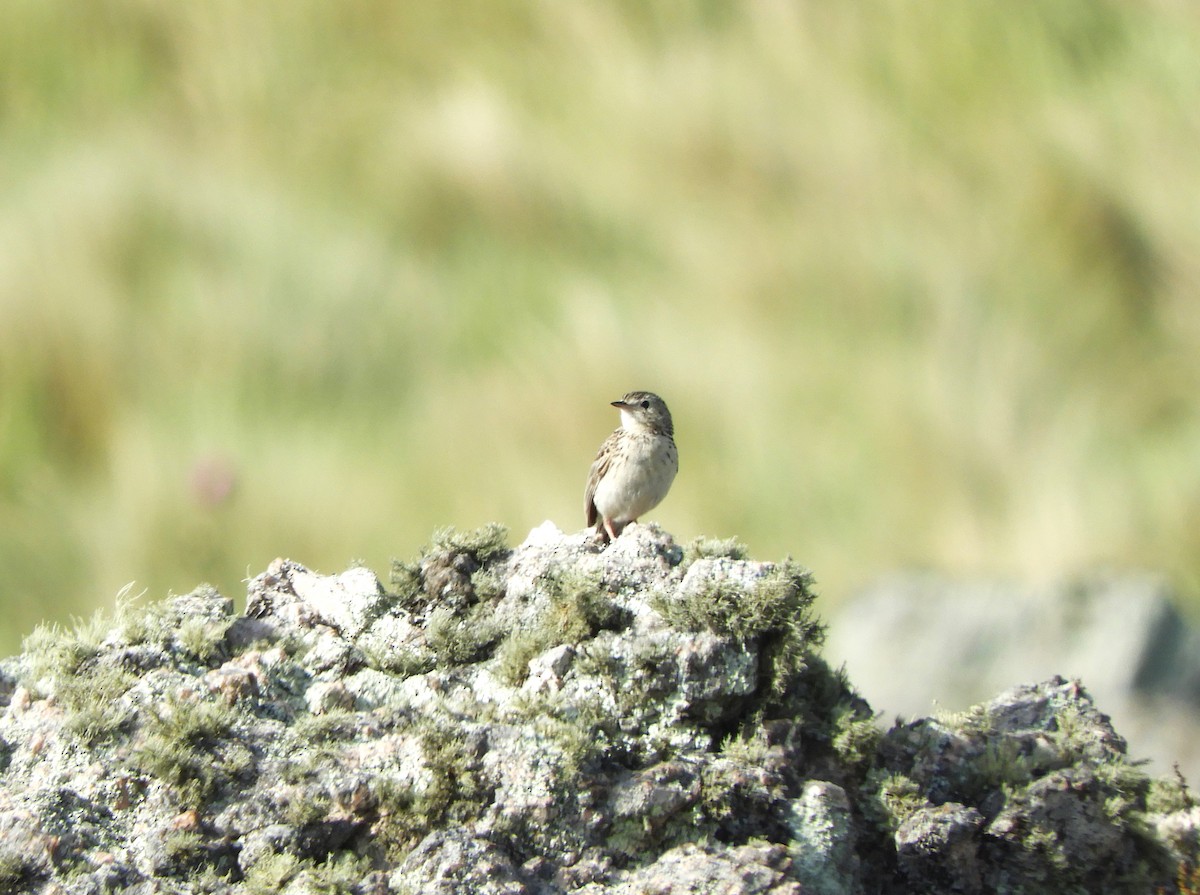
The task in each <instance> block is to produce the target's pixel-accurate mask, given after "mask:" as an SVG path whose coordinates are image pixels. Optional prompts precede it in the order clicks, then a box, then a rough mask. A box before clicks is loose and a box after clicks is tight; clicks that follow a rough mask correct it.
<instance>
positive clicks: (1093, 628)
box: [826, 574, 1200, 776]
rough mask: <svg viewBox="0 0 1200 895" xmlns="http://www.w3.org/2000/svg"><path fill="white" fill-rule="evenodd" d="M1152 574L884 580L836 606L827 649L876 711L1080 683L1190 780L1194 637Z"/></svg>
mask: <svg viewBox="0 0 1200 895" xmlns="http://www.w3.org/2000/svg"><path fill="white" fill-rule="evenodd" d="M1178 602H1179V601H1178V599H1177V597H1176V596H1175V594H1173V593H1172V591H1171V589H1170V588H1169V587H1168V586H1167V585H1166V584H1165V583H1164V582H1163V580H1162V579H1161V578H1158V577H1156V576H1152V575H1136V574H1128V575H1095V576H1091V577H1087V578H1081V579H1079V580H1077V581H1073V582H1065V583H1061V584H1057V585H1042V586H1022V585H1018V584H1016V583H1012V582H1000V581H993V582H971V581H957V580H953V579H948V578H944V577H939V576H937V575H932V574H911V575H897V576H892V577H890V578H885V579H883V580H881V581H879V582H878V583H876V584H875V585H873V586H871V587H869V588H867V589H866V590H864V591H863V592H862V593H860V594H858V595H857V596H855V597H853V598H851V599H850V600H848V601H847V602H845V603H844V604H842V605H841V606H839V607H838V610H837V612H836V614H834V615H833V617H832V618H831V619H830V631H829V638H828V642H827V644H826V653H827V655H828V656H829V657H830V659H831V661H833V662H835V663H839V664H841V663H844V664H845V666H846V668H847V671H848V672H849V674H850V676H851V678H852V679H853V680H854V682H855V684H856V685H857V686H858V687H859V688H860V689H861V691H862V693H863V695H864V696H866V697H867V699H868V700H869V701H870V702H871V704H872V705H874V706H875V707H876V708H878V709H880V710H882V711H884V712H886V713H888V714H900V715H905V716H909V717H912V716H918V715H923V714H926V713H928V712H929V711H930V710H931V709H932V708H933V707H935V706H937V707H941V708H944V709H951V710H958V709H963V708H966V707H967V706H969V705H972V704H974V703H976V702H979V701H980V700H982V699H985V698H987V696H988V695H989V694H991V693H995V692H996V691H997V690H1000V689H1003V688H1004V687H1008V686H1010V685H1011V684H1012V683H1013V682H1014V681H1019V680H1044V679H1046V678H1049V677H1052V676H1054V675H1062V676H1064V677H1068V678H1079V679H1082V680H1083V681H1086V683H1087V686H1088V690H1089V691H1090V692H1091V693H1093V694H1095V696H1096V698H1097V699H1099V700H1100V701H1101V702H1102V704H1103V705H1104V706H1105V709H1106V711H1108V712H1109V713H1110V714H1112V716H1113V717H1114V718H1116V719H1117V722H1118V725H1119V727H1120V728H1121V730H1122V731H1124V732H1125V733H1126V735H1127V736H1129V737H1130V738H1131V739H1132V740H1133V741H1134V742H1135V744H1136V745H1137V748H1138V755H1139V757H1144V758H1149V759H1151V761H1152V766H1153V767H1155V768H1156V769H1157V770H1158V771H1159V772H1160V773H1161V772H1164V771H1166V770H1168V769H1169V768H1170V767H1171V766H1172V765H1173V764H1175V763H1176V762H1178V763H1180V764H1181V766H1182V767H1183V768H1184V770H1185V772H1187V773H1188V775H1189V776H1193V775H1195V774H1200V630H1197V629H1195V628H1193V627H1191V626H1190V625H1188V624H1187V622H1186V621H1185V620H1184V619H1183V617H1182V616H1181V615H1180V614H1179V611H1178V610H1177V608H1176V605H1177V603H1178Z"/></svg>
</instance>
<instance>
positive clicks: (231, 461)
mask: <svg viewBox="0 0 1200 895" xmlns="http://www.w3.org/2000/svg"><path fill="white" fill-rule="evenodd" d="M1198 43H1200V9H1198V8H1197V7H1196V6H1195V5H1194V4H1187V3H1121V2H1115V0H1099V2H1093V0H1065V2H1060V3H1055V4H1050V5H1046V4H1031V5H1025V6H1022V7H1021V8H1017V9H1014V8H1012V7H1011V6H1010V5H1006V4H959V5H957V6H954V7H950V8H947V7H946V6H944V5H940V4H939V5H936V6H935V5H926V6H922V5H914V4H909V3H901V2H897V0H870V2H867V3H865V4H805V3H783V2H769V3H749V4H727V5H713V4H708V3H676V4H669V5H666V6H664V5H660V4H630V3H617V4H613V3H600V2H593V0H585V2H578V3H569V4H544V3H541V4H538V3H532V2H517V3H510V4H480V3H475V4H470V5H468V6H467V7H465V8H464V7H462V6H457V5H456V6H455V7H454V9H453V11H451V10H450V9H449V8H445V9H443V8H440V7H438V6H436V5H430V4H425V3H405V4H394V3H384V2H381V0H365V2H362V3H356V4H353V5H351V6H347V5H345V4H322V3H315V2H312V0H299V2H296V3H288V4H265V5H263V4H252V5H246V4H172V3H165V4H147V3H124V2H119V0H96V2H91V3H88V4H87V9H86V10H84V11H81V9H80V6H79V4H77V3H69V2H66V0H44V2H37V3H30V2H25V3H17V4H14V5H13V6H12V7H11V8H10V9H8V10H6V14H5V27H4V28H3V33H2V34H0V123H2V124H3V129H2V133H3V142H2V144H0V145H2V151H3V155H4V170H5V178H4V186H3V188H2V189H0V233H2V234H3V244H4V263H3V265H0V296H2V298H0V531H3V532H4V535H3V537H2V538H0V568H3V569H4V570H5V580H4V599H5V606H6V607H7V611H6V613H5V621H6V624H7V625H8V626H9V627H8V629H7V633H5V634H4V635H3V637H0V642H2V643H5V644H7V647H6V648H5V649H4V652H8V653H11V652H13V651H14V650H15V648H16V647H17V644H18V642H19V636H20V634H21V633H24V632H27V631H29V630H31V629H32V628H33V626H34V624H35V623H36V622H37V621H39V620H41V619H42V618H44V617H47V616H50V617H53V618H57V619H59V620H63V619H66V618H67V617H69V616H70V615H71V614H77V615H86V614H87V613H88V612H90V609H91V607H92V605H94V604H95V603H107V602H109V601H110V600H111V595H112V594H113V593H114V592H115V591H116V590H117V589H118V588H119V587H121V586H122V585H123V584H125V583H126V582H127V581H128V580H130V579H131V578H136V580H137V581H138V582H139V585H138V586H139V588H140V587H145V588H146V589H147V590H149V591H150V593H152V594H155V595H158V594H162V593H165V592H167V591H168V590H171V589H175V590H177V591H178V590H182V589H185V588H188V587H190V586H191V585H192V584H193V582H195V581H198V580H209V581H213V582H215V583H216V584H217V585H218V586H219V587H220V589H221V590H222V592H224V593H227V594H230V595H237V594H239V593H240V591H241V580H242V579H243V578H244V577H245V575H246V572H247V569H250V570H257V569H261V568H264V567H265V566H266V564H267V563H268V562H269V561H270V560H271V559H272V558H274V557H275V556H277V555H280V554H287V555H291V556H294V557H297V558H299V559H302V560H303V561H304V562H306V564H309V565H311V566H313V567H316V568H321V569H326V570H329V569H337V568H342V567H344V566H345V564H346V562H347V560H348V559H350V558H351V557H357V558H361V559H362V560H363V561H364V562H366V564H368V565H369V566H371V567H372V568H376V569H381V568H386V565H387V562H388V561H389V559H390V558H391V557H392V556H394V555H407V553H408V552H409V551H410V550H411V546H412V545H414V544H417V543H420V541H421V539H422V538H423V537H424V535H425V533H426V532H428V531H430V530H431V529H432V528H434V527H435V526H437V525H442V524H445V523H446V522H448V521H453V522H456V523H458V524H464V525H468V524H472V523H474V522H476V521H477V520H481V519H492V518H499V519H503V520H504V521H505V522H506V523H507V524H508V525H509V526H510V527H511V528H512V530H514V531H516V532H518V533H523V532H525V531H527V530H528V529H529V528H530V527H532V526H534V525H536V524H538V523H540V522H541V521H542V520H544V519H546V518H550V519H553V520H554V521H555V522H557V523H558V524H559V525H560V526H562V527H563V528H574V527H581V526H582V522H583V520H582V508H581V506H580V503H581V501H580V495H581V492H582V483H583V477H584V475H585V473H586V469H587V464H588V462H589V461H590V460H591V457H592V454H593V451H594V450H595V448H596V445H597V444H598V443H599V441H600V439H601V438H602V437H603V436H604V435H605V434H606V433H607V432H608V431H609V429H610V428H611V426H612V425H613V423H614V418H613V416H612V413H611V409H610V408H608V407H607V405H606V402H607V401H609V400H611V399H612V398H614V397H616V396H617V395H619V394H620V393H622V392H623V391H625V390H626V389H628V388H632V387H640V386H648V387H653V388H654V389H656V390H657V391H660V392H661V393H662V394H663V395H665V396H666V397H667V399H668V401H669V402H670V404H671V408H672V411H673V412H674V415H675V418H676V422H677V428H678V435H679V442H680V447H681V451H682V453H683V467H682V471H681V473H680V477H679V479H678V481H677V483H676V485H675V487H674V490H673V491H672V493H671V495H670V496H669V498H668V499H667V500H666V501H665V502H664V503H663V505H662V506H661V507H659V508H658V509H656V510H655V511H654V514H653V515H654V518H656V519H658V520H659V521H661V522H662V523H663V524H664V525H665V527H666V528H667V529H668V530H671V531H674V532H675V533H676V534H677V535H678V536H679V537H680V539H681V542H685V541H686V540H687V539H689V538H691V537H693V536H694V535H695V534H696V533H698V532H699V531H718V532H736V533H737V534H738V535H739V536H740V537H742V538H743V539H744V540H745V541H746V543H747V544H749V545H750V546H751V548H752V549H753V552H754V553H755V554H756V555H783V554H784V553H786V552H788V551H792V552H797V553H799V554H800V555H801V556H802V558H803V559H804V561H805V562H806V563H808V564H809V565H811V566H812V567H813V568H817V569H820V570H821V573H822V576H823V579H824V580H825V581H826V582H827V584H826V590H827V592H828V594H829V596H830V597H831V598H832V599H834V600H836V599H837V598H838V597H839V596H840V595H841V594H843V593H845V592H847V591H848V590H849V589H851V588H853V587H854V586H855V585H856V584H858V583H860V582H862V581H864V580H866V579H869V578H870V577H872V576H874V575H875V574H876V573H878V572H880V571H881V570H885V569H890V568H893V567H895V566H896V565H898V564H903V563H921V564H923V565H926V566H932V567H943V568H949V569H952V570H954V571H997V570H1000V571H1005V572H1010V573H1013V574H1017V575H1021V574H1037V575H1043V574H1053V573H1058V572H1070V571H1072V570H1075V569H1078V568H1080V567H1083V566H1088V565H1090V564H1092V563H1095V562H1097V561H1104V562H1106V563H1132V564H1137V565H1139V566H1152V567H1159V568H1163V569H1165V570H1167V571H1168V572H1169V573H1171V574H1172V575H1174V576H1175V577H1176V578H1178V579H1180V580H1182V581H1184V582H1185V583H1190V584H1191V585H1193V588H1194V589H1195V590H1197V591H1200V587H1196V585H1197V584H1200V549H1198V548H1200V528H1198V527H1197V526H1196V525H1195V518H1196V507H1197V501H1198V500H1200V466H1198V465H1197V464H1196V463H1195V457H1196V456H1197V454H1198V452H1200V425H1198V424H1197V418H1196V414H1195V412H1194V411H1195V393H1196V384H1197V382H1198V381H1200V313H1198V312H1197V304H1196V300H1195V284H1196V282H1197V276H1198V274H1197V267H1196V259H1197V258H1198V257H1200V228H1197V226H1196V221H1195V207H1194V205H1195V203H1194V199H1193V197H1194V196H1196V195H1197V194H1198V193H1200V157H1198V156H1197V153H1196V152H1195V146H1196V144H1197V136H1198V135H1197V130H1196V123H1195V115H1194V113H1193V110H1194V109H1196V108H1197V107H1200V53H1197V52H1196V51H1195V50H1196V47H1197V45H1198Z"/></svg>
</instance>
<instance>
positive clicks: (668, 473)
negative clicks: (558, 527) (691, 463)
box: [583, 392, 679, 544]
mask: <svg viewBox="0 0 1200 895" xmlns="http://www.w3.org/2000/svg"><path fill="white" fill-rule="evenodd" d="M612 406H613V407H616V408H617V409H618V410H620V411H621V425H620V426H618V427H617V429H616V431H614V432H613V434H612V435H610V436H608V438H606V439H605V440H604V444H602V445H600V452H599V453H598V454H596V459H595V460H593V461H592V468H591V469H590V470H589V471H588V479H587V490H586V491H585V493H584V499H583V505H584V508H585V509H586V511H587V524H588V525H593V524H594V525H595V526H596V537H597V538H598V539H599V541H600V543H601V544H607V543H608V542H609V541H611V540H612V539H613V538H615V537H617V536H618V535H619V534H620V533H621V531H622V529H624V528H625V526H626V525H628V524H629V523H630V522H636V521H637V519H638V517H639V516H641V515H642V514H643V513H648V512H649V511H650V510H652V509H654V507H656V506H658V505H659V503H661V502H662V499H663V498H664V497H666V496H667V491H669V490H670V488H671V482H673V481H675V473H677V472H678V471H679V451H678V450H676V448H675V438H674V435H675V427H674V426H673V425H672V424H671V411H669V410H667V405H666V402H665V401H663V399H662V398H660V397H659V396H658V395H656V394H654V393H653V392H630V393H629V394H627V395H626V396H625V397H623V398H622V399H621V400H620V401H613V402H612Z"/></svg>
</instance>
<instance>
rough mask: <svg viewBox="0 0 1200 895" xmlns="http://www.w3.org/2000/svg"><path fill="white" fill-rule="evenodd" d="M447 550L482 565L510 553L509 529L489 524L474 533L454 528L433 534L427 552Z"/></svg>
mask: <svg viewBox="0 0 1200 895" xmlns="http://www.w3.org/2000/svg"><path fill="white" fill-rule="evenodd" d="M435 550H445V551H447V552H449V553H466V554H469V555H471V556H473V557H474V558H475V559H476V561H477V562H479V564H480V565H484V564H486V563H488V562H490V561H491V560H493V559H495V558H496V557H498V556H500V555H502V554H504V553H507V552H508V529H507V528H505V527H504V526H503V525H499V524H497V523H495V522H489V523H488V524H487V525H484V526H482V527H480V528H476V529H474V530H472V531H458V530H457V529H455V528H454V527H453V526H451V527H447V528H441V529H438V530H437V531H435V532H434V533H433V539H432V543H431V544H430V546H429V548H427V552H433V551H435Z"/></svg>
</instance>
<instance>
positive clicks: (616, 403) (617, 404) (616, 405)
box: [611, 401, 629, 410]
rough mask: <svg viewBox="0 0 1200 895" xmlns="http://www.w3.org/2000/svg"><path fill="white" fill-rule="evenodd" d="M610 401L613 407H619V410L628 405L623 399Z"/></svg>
mask: <svg viewBox="0 0 1200 895" xmlns="http://www.w3.org/2000/svg"><path fill="white" fill-rule="evenodd" d="M611 403H612V406H613V407H619V408H620V409H621V410H624V409H625V408H626V407H628V406H629V405H628V404H626V403H625V402H624V401H613V402H611Z"/></svg>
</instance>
